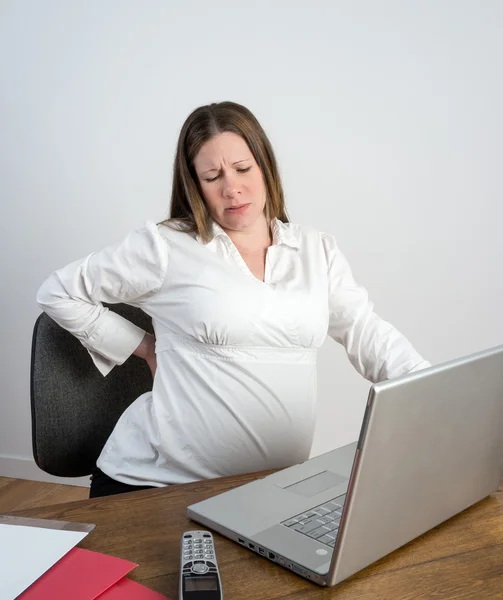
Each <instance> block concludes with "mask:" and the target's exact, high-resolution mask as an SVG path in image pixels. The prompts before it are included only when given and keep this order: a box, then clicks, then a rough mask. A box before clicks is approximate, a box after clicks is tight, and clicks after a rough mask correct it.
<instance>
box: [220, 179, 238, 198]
mask: <svg viewBox="0 0 503 600" xmlns="http://www.w3.org/2000/svg"><path fill="white" fill-rule="evenodd" d="M239 193H240V192H239V185H238V183H237V181H236V180H235V179H234V177H232V175H231V176H229V175H226V176H225V177H224V178H223V194H224V196H225V197H226V198H234V197H235V196H237V195H238V194H239Z"/></svg>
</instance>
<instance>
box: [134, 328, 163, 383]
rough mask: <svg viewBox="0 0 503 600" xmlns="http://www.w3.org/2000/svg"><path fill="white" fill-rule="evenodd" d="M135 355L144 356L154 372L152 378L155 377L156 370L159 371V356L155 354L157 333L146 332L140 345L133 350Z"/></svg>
mask: <svg viewBox="0 0 503 600" xmlns="http://www.w3.org/2000/svg"><path fill="white" fill-rule="evenodd" d="M133 354H134V355H135V356H139V357H140V358H143V359H144V360H145V362H146V363H147V365H148V367H149V369H150V372H151V373H152V378H154V377H155V372H156V371H157V357H156V355H155V335H152V334H151V333H145V335H144V337H143V339H142V341H141V342H140V345H139V346H138V348H136V350H135V351H134V352H133Z"/></svg>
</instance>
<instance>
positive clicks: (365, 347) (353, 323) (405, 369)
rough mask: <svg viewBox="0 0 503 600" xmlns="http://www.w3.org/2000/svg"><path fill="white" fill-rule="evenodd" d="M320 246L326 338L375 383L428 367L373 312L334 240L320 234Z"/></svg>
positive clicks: (400, 336) (402, 337) (406, 342)
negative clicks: (325, 287) (325, 297)
mask: <svg viewBox="0 0 503 600" xmlns="http://www.w3.org/2000/svg"><path fill="white" fill-rule="evenodd" d="M322 243H323V247H324V252H325V256H326V259H327V267H328V290H329V291H328V296H329V297H328V303H329V313H330V317H329V329H328V334H329V335H330V336H331V337H332V338H333V339H334V340H336V341H337V342H339V343H340V344H342V345H343V346H344V348H345V349H346V352H347V355H348V358H349V360H350V361H351V363H352V365H353V366H354V367H355V369H356V370H357V371H358V372H359V373H360V374H361V375H363V377H365V378H366V379H368V380H369V381H372V382H373V383H376V382H379V381H384V380H386V379H392V378H394V377H398V376H400V375H404V374H406V373H410V372H412V371H417V370H420V369H425V368H426V367H429V366H430V363H429V362H428V361H426V360H424V359H423V358H422V357H421V356H420V354H418V353H417V352H416V350H415V349H414V348H413V346H412V345H411V343H410V342H409V341H408V340H407V339H406V338H405V336H403V335H402V334H401V333H400V332H399V331H398V330H397V329H396V328H395V327H393V326H392V325H391V324H390V323H388V322H387V321H385V320H383V319H381V318H380V317H379V316H378V315H377V314H376V313H375V312H374V305H373V303H372V302H371V301H370V300H369V297H368V293H367V291H366V289H365V288H364V287H362V286H361V285H359V284H357V283H356V281H355V280H354V278H353V275H352V272H351V268H350V267H349V264H348V262H347V260H346V258H345V257H344V255H343V254H342V252H341V251H340V250H339V248H338V246H337V243H336V241H335V239H334V238H333V237H331V236H329V235H327V234H322Z"/></svg>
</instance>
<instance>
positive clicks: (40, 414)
mask: <svg viewBox="0 0 503 600" xmlns="http://www.w3.org/2000/svg"><path fill="white" fill-rule="evenodd" d="M107 307H108V308H109V309H110V310H113V311H114V312H117V313H118V314H120V315H122V316H123V317H125V318H126V319H128V320H130V321H132V322H133V323H135V324H136V325H138V326H139V327H141V328H143V329H145V330H146V331H149V332H150V333H152V322H151V319H150V317H148V316H147V315H146V314H145V313H144V312H143V311H142V310H140V309H138V308H134V307H132V306H127V305H125V304H112V305H107ZM151 389H152V376H151V373H150V369H149V368H148V366H147V364H146V363H145V361H143V360H141V359H139V358H137V357H136V356H131V357H130V358H129V359H128V360H126V362H125V363H124V364H123V365H120V366H116V367H115V368H114V369H112V371H111V372H110V373H109V374H108V375H107V376H106V377H103V375H101V373H100V372H99V371H98V369H96V367H95V366H94V364H93V362H92V360H91V358H90V356H89V354H88V352H87V350H86V349H85V348H84V347H83V346H82V344H81V343H80V342H79V341H78V340H77V339H76V338H75V337H74V336H73V335H71V334H70V333H68V332H67V331H65V330H64V329H62V328H61V327H60V326H59V325H57V323H55V322H54V321H53V320H52V319H51V318H50V317H48V316H47V315H46V314H45V313H42V314H41V315H40V316H39V317H38V319H37V321H36V323H35V327H34V331H33V340H32V353H31V390H30V396H31V415H32V444H33V455H34V457H35V462H36V463H37V465H38V466H39V467H40V468H41V469H42V470H43V471H45V472H47V473H50V474H51V475H58V476H60V477H80V476H84V475H89V474H90V473H91V472H92V470H93V469H94V468H95V465H96V459H97V458H98V456H99V454H100V452H101V450H102V448H103V446H104V445H105V442H106V440H107V439H108V436H109V435H110V433H111V432H112V429H113V428H114V426H115V424H116V423H117V421H118V419H119V417H120V416H121V414H122V413H123V412H124V410H125V409H126V408H127V407H128V406H129V405H130V404H131V403H132V402H133V401H134V400H135V399H136V398H137V397H138V396H140V395H141V394H143V393H144V392H146V391H149V390H151Z"/></svg>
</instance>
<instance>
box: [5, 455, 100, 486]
mask: <svg viewBox="0 0 503 600" xmlns="http://www.w3.org/2000/svg"><path fill="white" fill-rule="evenodd" d="M0 477H12V478H14V479H30V480H31V481H44V482H46V483H59V484H62V485H79V486H81V487H89V485H90V480H89V477H55V476H54V475H49V474H48V473H45V472H44V471H42V470H41V469H39V468H38V467H37V465H36V463H35V461H34V460H33V459H32V458H31V459H30V458H25V457H23V456H3V455H0Z"/></svg>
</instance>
